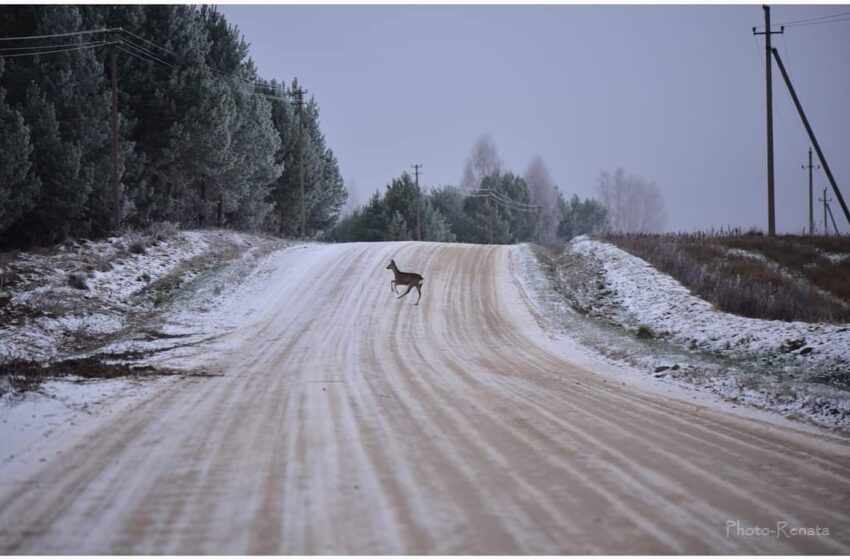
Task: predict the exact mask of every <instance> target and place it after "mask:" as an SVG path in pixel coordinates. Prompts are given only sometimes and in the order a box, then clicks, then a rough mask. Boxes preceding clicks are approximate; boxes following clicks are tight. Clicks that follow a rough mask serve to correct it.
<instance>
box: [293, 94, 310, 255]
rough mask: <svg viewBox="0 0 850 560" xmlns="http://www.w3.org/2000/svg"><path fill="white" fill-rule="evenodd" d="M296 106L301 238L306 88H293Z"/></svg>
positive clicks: (304, 216)
mask: <svg viewBox="0 0 850 560" xmlns="http://www.w3.org/2000/svg"><path fill="white" fill-rule="evenodd" d="M293 93H294V94H295V105H296V107H298V189H299V190H300V191H301V239H302V240H303V239H305V238H306V237H307V201H306V200H305V195H304V94H305V93H307V90H306V89H301V88H300V87H299V88H298V89H296V90H293Z"/></svg>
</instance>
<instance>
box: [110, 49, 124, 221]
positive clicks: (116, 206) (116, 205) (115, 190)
mask: <svg viewBox="0 0 850 560" xmlns="http://www.w3.org/2000/svg"><path fill="white" fill-rule="evenodd" d="M115 42H116V38H115V37H114V36H113V37H112V41H111V42H110V44H109V56H110V58H111V64H110V73H111V74H112V76H111V78H112V116H111V121H112V231H113V232H114V233H115V234H116V235H117V234H118V230H119V229H120V228H121V191H120V187H119V185H118V51H117V49H116V48H115Z"/></svg>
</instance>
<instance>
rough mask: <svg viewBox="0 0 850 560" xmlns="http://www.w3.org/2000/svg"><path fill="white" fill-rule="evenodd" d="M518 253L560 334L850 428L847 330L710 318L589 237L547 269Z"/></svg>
mask: <svg viewBox="0 0 850 560" xmlns="http://www.w3.org/2000/svg"><path fill="white" fill-rule="evenodd" d="M518 251H519V254H518V256H517V262H518V264H517V266H516V269H517V275H518V276H519V277H520V278H521V280H522V283H523V285H524V286H525V288H526V290H527V292H528V293H529V294H530V295H531V299H532V300H533V301H534V302H535V304H536V306H537V307H538V308H539V309H540V310H541V314H542V315H543V316H545V317H546V320H547V323H548V325H549V328H550V330H552V331H554V332H557V333H558V335H559V336H562V337H568V338H572V339H574V340H577V341H578V342H580V343H581V344H583V345H584V346H586V347H587V348H591V349H593V350H595V353H596V354H597V355H599V356H601V357H604V358H605V359H607V360H608V361H610V362H611V363H617V364H627V365H629V366H631V367H633V368H635V369H636V370H637V371H640V372H642V373H643V375H645V376H646V377H648V378H652V379H657V380H658V381H659V382H660V383H670V382H673V383H676V384H679V385H682V384H685V385H687V386H691V387H694V388H697V389H700V390H705V391H710V392H712V393H716V394H718V395H719V396H721V397H723V398H725V399H728V400H731V401H732V402H737V403H744V404H747V405H751V406H756V407H759V408H765V409H768V410H774V411H777V412H781V413H783V414H785V415H786V416H789V417H792V418H794V417H796V418H806V419H808V420H810V421H813V422H815V423H817V424H820V425H823V426H828V427H841V428H843V429H848V428H850V393H848V392H847V386H846V380H847V379H848V376H850V363H848V359H849V358H850V325H827V324H809V323H802V322H793V323H788V322H782V321H767V320H761V319H751V318H745V317H739V316H736V315H732V314H729V313H723V312H720V311H717V310H716V309H714V308H713V307H712V306H711V305H710V304H709V303H707V302H705V301H704V300H702V299H700V298H698V297H695V296H693V295H692V294H691V293H690V292H689V291H688V290H687V289H686V288H684V287H683V286H682V285H681V284H680V283H679V282H677V281H676V280H674V279H673V278H671V277H670V276H668V275H666V274H663V273H660V272H658V271H657V270H655V269H654V268H653V267H652V266H650V265H649V264H648V263H646V262H645V261H643V260H642V259H639V258H637V257H635V256H633V255H630V254H629V253H627V252H625V251H623V250H621V249H619V248H617V247H614V246H613V245H611V244H608V243H604V242H601V241H596V240H592V239H589V238H587V237H580V238H577V239H575V240H573V242H572V243H571V244H570V245H569V246H568V247H567V248H566V250H565V251H564V253H563V254H561V255H558V256H557V263H558V264H557V266H555V267H554V268H552V267H550V270H548V271H546V270H545V267H543V266H541V265H540V263H539V262H538V259H536V258H535V257H534V255H533V254H532V251H531V249H530V248H529V247H528V246H522V247H520V248H519V249H518ZM842 379H843V380H845V381H844V383H845V384H844V385H842V383H841V380H842Z"/></svg>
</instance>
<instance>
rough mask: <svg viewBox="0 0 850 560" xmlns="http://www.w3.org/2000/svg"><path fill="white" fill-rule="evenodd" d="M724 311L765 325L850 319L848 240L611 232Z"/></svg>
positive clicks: (619, 243) (612, 239) (613, 239)
mask: <svg viewBox="0 0 850 560" xmlns="http://www.w3.org/2000/svg"><path fill="white" fill-rule="evenodd" d="M604 240H605V241H608V242H611V243H613V244H615V245H617V246H618V247H620V248H621V249H624V250H626V251H628V252H630V253H632V254H633V255H635V256H637V257H640V258H642V259H644V260H646V261H648V262H649V263H651V264H652V265H653V266H655V267H656V268H657V269H659V270H661V271H662V272H664V273H666V274H669V275H670V276H672V277H673V278H675V279H676V280H678V281H679V282H681V283H682V284H683V285H684V286H685V287H687V288H688V289H690V290H691V291H692V292H694V293H695V294H696V295H698V296H699V297H702V298H703V299H705V300H707V301H709V302H711V303H713V304H714V305H715V306H716V307H717V308H718V309H721V310H723V311H727V312H729V313H735V314H737V315H743V316H745V317H756V318H761V319H776V320H782V321H807V322H830V323H844V322H848V321H850V282H848V280H847V279H848V278H850V259H848V258H847V257H844V258H842V259H840V260H838V259H830V258H829V256H827V255H826V254H825V253H834V254H843V255H847V256H850V237H848V236H840V237H815V236H800V235H783V236H778V237H773V238H771V237H767V236H764V235H762V234H760V233H746V234H742V233H740V232H737V231H736V232H728V233H710V234H704V233H697V234H664V235H642V234H609V235H606V236H604Z"/></svg>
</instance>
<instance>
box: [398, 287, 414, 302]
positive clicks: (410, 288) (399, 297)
mask: <svg viewBox="0 0 850 560" xmlns="http://www.w3.org/2000/svg"><path fill="white" fill-rule="evenodd" d="M412 289H413V284H408V285H407V291H406V292H404V293H403V294H401V295H400V296H398V297H397V298H396V299H401V298H403V297H404V296H406V295H407V294H409V293H410V290H412Z"/></svg>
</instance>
